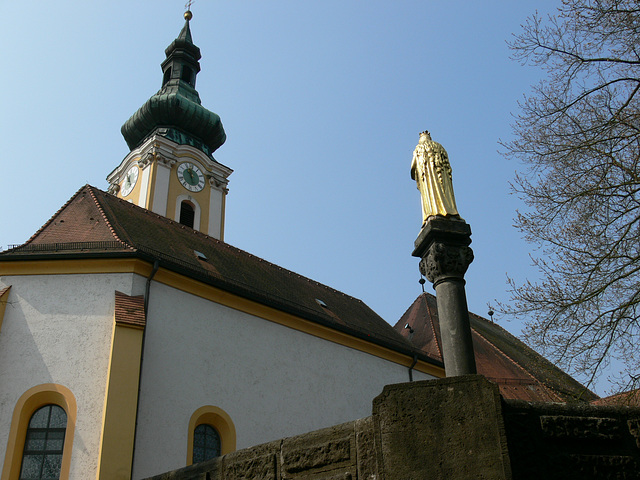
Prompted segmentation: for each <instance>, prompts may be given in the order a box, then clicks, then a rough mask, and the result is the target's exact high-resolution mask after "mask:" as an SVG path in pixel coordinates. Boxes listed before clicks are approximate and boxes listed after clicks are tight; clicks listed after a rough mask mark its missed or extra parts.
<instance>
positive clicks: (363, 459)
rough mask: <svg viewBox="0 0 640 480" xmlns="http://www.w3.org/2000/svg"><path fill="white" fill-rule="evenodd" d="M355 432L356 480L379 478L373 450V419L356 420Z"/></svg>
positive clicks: (376, 459)
mask: <svg viewBox="0 0 640 480" xmlns="http://www.w3.org/2000/svg"><path fill="white" fill-rule="evenodd" d="M355 430H356V457H357V462H356V463H357V472H358V479H359V480H374V479H377V478H380V477H379V472H378V458H377V456H376V448H375V445H376V442H375V433H374V427H373V417H367V418H363V419H360V420H356V422H355Z"/></svg>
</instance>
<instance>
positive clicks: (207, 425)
mask: <svg viewBox="0 0 640 480" xmlns="http://www.w3.org/2000/svg"><path fill="white" fill-rule="evenodd" d="M188 428H189V430H188V434H187V435H188V436H187V439H188V441H187V465H191V464H193V463H197V462H202V461H204V460H209V459H211V458H214V457H218V456H220V455H226V454H227V453H231V452H234V451H235V450H236V427H235V426H234V425H233V422H232V421H231V417H229V415H228V414H227V413H226V412H225V411H224V410H222V409H221V408H219V407H214V406H212V405H206V406H204V407H200V408H199V409H197V410H196V411H195V412H193V415H191V419H190V420H189V427H188Z"/></svg>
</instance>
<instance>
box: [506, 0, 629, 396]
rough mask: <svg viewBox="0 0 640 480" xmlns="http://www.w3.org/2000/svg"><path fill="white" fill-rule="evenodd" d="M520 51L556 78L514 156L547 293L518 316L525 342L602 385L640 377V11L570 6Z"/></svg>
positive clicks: (532, 28) (517, 290)
mask: <svg viewBox="0 0 640 480" xmlns="http://www.w3.org/2000/svg"><path fill="white" fill-rule="evenodd" d="M522 28H523V29H522V32H521V33H520V35H517V36H516V37H515V39H514V41H513V42H512V43H511V45H510V47H511V49H512V52H513V55H514V58H516V59H518V60H520V61H521V62H522V63H523V64H533V65H536V66H539V67H541V68H542V69H543V70H544V71H545V74H546V75H545V78H544V79H543V80H542V81H541V82H540V83H539V84H538V85H536V86H535V87H533V91H532V93H531V94H530V95H529V96H528V97H525V98H524V100H523V101H522V103H521V104H520V113H519V115H518V116H517V117H516V121H515V123H514V125H513V129H514V138H515V139H514V140H513V141H511V142H504V143H503V147H504V148H505V154H506V155H507V156H508V157H509V158H513V159H517V160H519V161H521V162H523V164H524V170H523V171H522V172H521V173H520V174H519V175H518V176H516V179H515V182H514V185H513V187H514V190H515V191H516V192H517V194H519V196H520V197H521V199H522V200H523V201H524V203H525V205H526V207H525V208H524V209H523V211H520V212H518V214H517V217H516V226H517V227H518V228H519V229H520V230H521V231H522V232H523V233H524V235H525V238H526V239H527V240H528V241H529V242H531V243H533V244H537V245H538V246H539V247H540V249H539V250H538V253H539V255H538V256H537V257H532V258H533V259H534V263H535V265H536V266H537V267H538V268H539V271H540V273H541V280H540V281H538V282H527V283H525V284H523V285H516V284H514V283H513V282H512V284H511V291H512V296H513V301H512V304H511V306H510V307H507V310H508V311H509V313H516V312H517V313H519V314H521V315H522V314H526V318H527V319H528V323H527V327H526V328H525V331H524V335H525V339H526V340H527V341H528V342H529V343H531V344H533V345H534V346H536V347H539V348H541V349H542V350H543V351H544V352H545V353H546V354H547V355H549V356H550V357H551V358H552V359H553V360H555V361H558V362H559V363H560V364H561V365H563V366H565V367H567V368H568V369H569V370H570V371H572V372H573V373H578V374H580V375H581V377H582V378H583V379H586V380H587V382H589V383H591V382H592V381H593V380H594V379H595V378H596V377H597V376H598V375H599V374H600V373H601V371H602V369H603V368H604V367H606V366H607V365H608V364H609V362H610V361H611V360H613V359H615V360H617V361H620V362H622V364H623V365H624V368H625V373H624V377H625V381H626V383H627V386H629V385H633V384H634V383H635V384H636V386H637V383H638V379H639V376H638V373H639V372H640V311H639V307H640V195H639V190H640V93H639V91H640V2H638V1H637V0H636V1H631V0H563V2H562V6H561V7H560V8H559V9H558V13H557V15H555V16H549V17H547V18H541V17H540V16H538V15H537V14H535V15H533V16H532V17H530V18H529V19H528V20H527V22H526V24H525V25H523V27H522Z"/></svg>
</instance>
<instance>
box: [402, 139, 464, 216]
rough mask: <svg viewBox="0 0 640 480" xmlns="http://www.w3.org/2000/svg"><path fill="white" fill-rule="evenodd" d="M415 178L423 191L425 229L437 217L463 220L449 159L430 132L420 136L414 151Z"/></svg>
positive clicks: (412, 165) (412, 174)
mask: <svg viewBox="0 0 640 480" xmlns="http://www.w3.org/2000/svg"><path fill="white" fill-rule="evenodd" d="M411 178H412V179H414V180H415V181H416V183H417V185H418V190H420V196H421V200H422V225H423V226H424V224H425V223H427V219H428V218H429V217H431V216H434V215H441V216H443V217H450V216H453V217H457V218H460V214H459V213H458V208H457V207H456V199H455V197H454V195H453V183H452V181H451V165H450V164H449V156H448V155H447V151H446V150H445V149H444V147H443V146H442V145H440V144H439V143H438V142H434V141H433V140H431V135H430V134H429V132H427V131H424V132H422V133H421V134H420V140H419V141H418V145H417V146H416V148H415V150H414V151H413V160H412V161H411Z"/></svg>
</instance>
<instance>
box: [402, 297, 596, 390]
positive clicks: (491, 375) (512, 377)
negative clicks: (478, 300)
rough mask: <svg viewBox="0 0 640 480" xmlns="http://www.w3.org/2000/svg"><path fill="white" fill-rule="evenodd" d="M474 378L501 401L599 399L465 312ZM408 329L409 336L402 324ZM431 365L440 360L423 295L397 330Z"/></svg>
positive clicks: (434, 318) (433, 311)
mask: <svg viewBox="0 0 640 480" xmlns="http://www.w3.org/2000/svg"><path fill="white" fill-rule="evenodd" d="M469 320H470V323H471V335H472V340H473V348H474V351H475V356H476V366H477V368H478V373H479V374H481V375H484V376H485V377H487V378H488V379H489V380H491V381H493V382H495V383H497V384H498V386H499V387H500V393H501V394H502V395H503V396H504V397H505V398H510V399H519V400H527V401H544V402H567V401H575V400H582V401H591V400H594V399H596V398H598V397H597V396H596V395H595V394H593V393H592V392H590V391H589V390H587V389H586V388H585V387H584V386H582V385H581V384H580V383H578V382H577V381H576V380H574V379H573V378H572V377H571V376H569V375H567V374H566V373H564V372H563V371H562V370H560V369H559V368H558V367H556V366H555V365H553V364H552V363H551V362H549V361H548V360H546V359H545V358H544V357H542V356H541V355H539V354H538V353H536V352H535V351H534V350H532V349H531V348H530V347H528V346H527V345H525V344H524V343H523V342H521V341H520V340H518V339H517V338H516V337H514V336H513V335H511V334H510V333H509V332H507V331H506V330H505V329H504V328H502V327H500V326H499V325H497V324H495V323H493V322H490V321H489V320H487V319H485V318H482V317H480V316H478V315H476V314H473V313H469ZM407 324H409V325H410V326H411V328H412V329H413V331H414V332H413V334H411V333H410V331H409V329H406V328H405V325H407ZM394 328H395V329H396V331H398V332H399V333H400V334H401V335H403V336H404V337H406V338H410V340H411V342H412V343H413V344H414V345H415V346H416V347H418V348H420V349H421V350H422V351H423V352H424V353H426V354H427V355H429V356H430V357H431V358H434V359H435V360H438V361H442V353H441V350H440V345H441V336H440V321H439V318H438V307H437V304H436V297H435V296H433V295H431V294H429V293H422V294H421V295H420V296H419V297H418V298H417V299H416V300H415V301H414V302H413V304H412V305H411V306H410V307H409V309H408V310H407V311H406V312H405V313H404V315H403V316H402V318H400V320H399V321H398V323H396V325H395V327H394Z"/></svg>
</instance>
